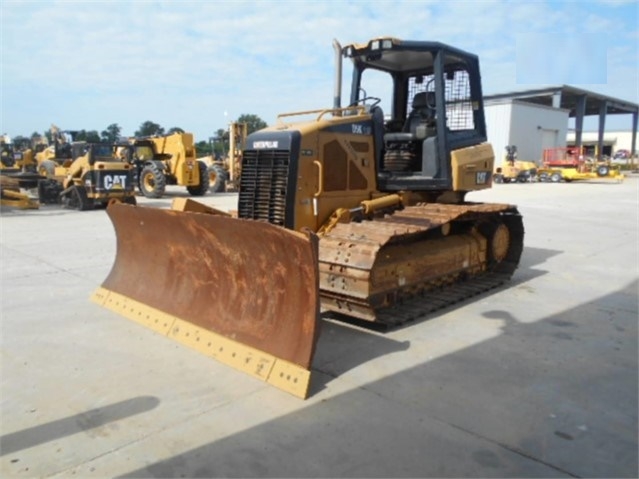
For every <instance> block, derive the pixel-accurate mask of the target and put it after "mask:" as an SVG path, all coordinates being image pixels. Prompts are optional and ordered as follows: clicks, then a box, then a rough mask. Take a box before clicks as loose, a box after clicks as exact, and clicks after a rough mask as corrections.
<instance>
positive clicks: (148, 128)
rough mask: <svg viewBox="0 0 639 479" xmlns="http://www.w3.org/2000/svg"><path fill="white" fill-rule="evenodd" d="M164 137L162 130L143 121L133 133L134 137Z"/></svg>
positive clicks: (153, 124) (150, 122)
mask: <svg viewBox="0 0 639 479" xmlns="http://www.w3.org/2000/svg"><path fill="white" fill-rule="evenodd" d="M153 135H164V128H162V127H161V126H160V125H158V124H157V123H153V122H152V121H145V122H144V123H142V124H141V125H140V129H139V130H138V131H136V132H135V136H153Z"/></svg>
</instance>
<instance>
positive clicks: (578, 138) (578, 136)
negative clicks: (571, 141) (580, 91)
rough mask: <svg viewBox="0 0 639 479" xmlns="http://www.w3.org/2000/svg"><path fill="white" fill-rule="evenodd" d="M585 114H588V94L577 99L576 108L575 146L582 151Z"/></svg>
mask: <svg viewBox="0 0 639 479" xmlns="http://www.w3.org/2000/svg"><path fill="white" fill-rule="evenodd" d="M584 116H586V95H581V96H580V97H579V98H578V99H577V106H576V108H575V146H576V147H577V148H578V149H579V151H581V143H582V137H583V132H584Z"/></svg>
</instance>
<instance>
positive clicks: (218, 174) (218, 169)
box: [208, 165, 228, 193]
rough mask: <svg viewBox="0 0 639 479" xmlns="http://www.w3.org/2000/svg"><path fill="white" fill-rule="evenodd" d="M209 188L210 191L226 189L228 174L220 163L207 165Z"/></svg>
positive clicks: (218, 191) (220, 191)
mask: <svg viewBox="0 0 639 479" xmlns="http://www.w3.org/2000/svg"><path fill="white" fill-rule="evenodd" d="M208 176H209V189H210V190H211V193H224V191H226V180H227V177H228V174H227V173H226V170H225V169H224V168H223V167H222V166H221V165H211V166H209V167H208Z"/></svg>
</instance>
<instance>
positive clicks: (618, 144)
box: [566, 130, 632, 155]
mask: <svg viewBox="0 0 639 479" xmlns="http://www.w3.org/2000/svg"><path fill="white" fill-rule="evenodd" d="M598 139H599V132H596V131H584V132H583V133H582V134H581V142H582V143H583V144H592V145H594V144H597V141H598ZM566 142H567V143H568V144H574V143H575V132H574V131H571V132H569V133H568V134H567V136H566ZM631 144H632V131H630V130H626V131H605V132H604V145H610V146H611V147H612V154H613V155H614V154H615V152H616V151H617V150H630V146H631Z"/></svg>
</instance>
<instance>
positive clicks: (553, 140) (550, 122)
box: [509, 100, 569, 163]
mask: <svg viewBox="0 0 639 479" xmlns="http://www.w3.org/2000/svg"><path fill="white" fill-rule="evenodd" d="M568 113H569V112H568V110H561V109H558V108H550V107H546V106H543V105H533V104H531V103H525V102H520V101H516V100H514V101H513V103H512V113H511V130H510V136H509V140H510V142H511V144H513V145H517V156H518V158H519V159H520V160H525V161H534V162H536V163H541V159H542V157H543V150H544V149H546V148H558V147H565V146H566V133H567V131H568Z"/></svg>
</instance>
